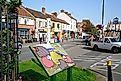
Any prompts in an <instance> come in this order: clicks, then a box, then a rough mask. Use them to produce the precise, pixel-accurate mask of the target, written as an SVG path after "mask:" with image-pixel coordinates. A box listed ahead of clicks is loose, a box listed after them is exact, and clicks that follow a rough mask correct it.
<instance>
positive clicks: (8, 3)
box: [0, 0, 22, 81]
mask: <svg viewBox="0 0 121 81" xmlns="http://www.w3.org/2000/svg"><path fill="white" fill-rule="evenodd" d="M21 3H22V2H21V0H0V21H1V22H0V33H1V34H0V52H1V53H0V67H1V68H0V80H2V81H9V80H12V81H15V76H16V75H17V74H16V72H17V71H16V68H17V65H18V64H17V57H18V54H17V52H16V50H15V49H14V46H13V45H14V44H13V42H14V40H13V36H12V33H13V32H14V31H13V32H12V31H10V30H9V26H8V24H9V23H10V22H9V21H10V19H11V18H10V17H11V15H10V14H11V13H17V7H19V6H20V5H21ZM2 19H4V23H3V21H2ZM2 24H5V25H4V26H3V25H2ZM16 78H17V77H16Z"/></svg>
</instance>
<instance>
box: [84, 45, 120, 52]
mask: <svg viewBox="0 0 121 81" xmlns="http://www.w3.org/2000/svg"><path fill="white" fill-rule="evenodd" d="M82 49H87V50H92V51H94V50H93V48H91V47H90V46H85V47H82ZM97 52H102V53H112V51H110V50H105V49H98V50H97ZM119 53H121V52H119ZM115 54H118V53H115Z"/></svg>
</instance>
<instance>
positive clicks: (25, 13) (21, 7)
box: [17, 6, 33, 17]
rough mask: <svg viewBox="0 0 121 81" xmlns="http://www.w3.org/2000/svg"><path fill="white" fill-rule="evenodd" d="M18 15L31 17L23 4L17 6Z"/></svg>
mask: <svg viewBox="0 0 121 81" xmlns="http://www.w3.org/2000/svg"><path fill="white" fill-rule="evenodd" d="M17 10H18V15H20V16H26V17H33V16H32V15H31V14H30V13H28V12H27V11H26V10H25V9H24V7H23V6H20V7H18V8H17Z"/></svg>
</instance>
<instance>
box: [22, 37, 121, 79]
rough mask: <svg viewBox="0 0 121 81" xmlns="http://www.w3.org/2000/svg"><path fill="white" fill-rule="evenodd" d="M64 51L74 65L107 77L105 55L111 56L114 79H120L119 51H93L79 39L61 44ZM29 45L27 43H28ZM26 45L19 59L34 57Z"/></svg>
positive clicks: (120, 57) (120, 58)
mask: <svg viewBox="0 0 121 81" xmlns="http://www.w3.org/2000/svg"><path fill="white" fill-rule="evenodd" d="M61 45H62V47H63V48H64V49H65V50H66V52H67V53H68V54H69V55H70V56H71V57H72V59H73V60H74V62H75V63H76V66H78V67H82V68H89V69H92V70H94V71H97V72H99V73H101V74H103V75H104V76H106V77H107V66H106V61H107V57H109V56H111V57H112V63H113V64H112V73H113V79H114V81H120V79H121V70H120V69H121V53H118V54H113V53H111V52H110V51H105V50H99V51H93V50H92V49H91V48H90V47H89V46H85V45H82V44H81V42H80V39H75V40H74V41H72V40H71V41H68V42H66V43H64V44H61ZM28 46H29V45H28ZM28 46H27V45H25V46H23V48H22V49H21V55H20V61H24V60H28V59H31V58H34V55H33V54H32V52H31V51H30V49H29V47H28Z"/></svg>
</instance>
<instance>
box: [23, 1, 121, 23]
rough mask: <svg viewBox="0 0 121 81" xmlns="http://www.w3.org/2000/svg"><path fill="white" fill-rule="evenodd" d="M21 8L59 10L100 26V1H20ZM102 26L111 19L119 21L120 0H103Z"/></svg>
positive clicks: (49, 11)
mask: <svg viewBox="0 0 121 81" xmlns="http://www.w3.org/2000/svg"><path fill="white" fill-rule="evenodd" d="M22 3H23V6H25V7H28V8H32V9H35V10H38V11H40V10H41V8H42V7H45V8H46V12H48V13H51V12H55V11H56V12H57V13H60V10H61V9H64V10H65V11H67V12H70V13H71V14H72V16H73V17H74V18H76V19H77V21H82V20H83V19H89V20H90V21H91V22H92V23H93V24H94V25H97V24H101V21H102V20H101V18H102V17H101V14H102V0H22ZM104 6H105V7H104V9H105V10H104V25H106V24H107V23H108V22H109V21H110V20H113V18H115V17H118V18H119V20H120V19H121V0H105V5H104Z"/></svg>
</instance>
